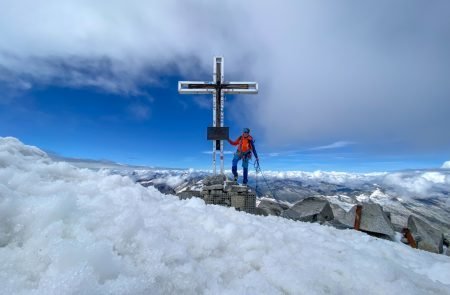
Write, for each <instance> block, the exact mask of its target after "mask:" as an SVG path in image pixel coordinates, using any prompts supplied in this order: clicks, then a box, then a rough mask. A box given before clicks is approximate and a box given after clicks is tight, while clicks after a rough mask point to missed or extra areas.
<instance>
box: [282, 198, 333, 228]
mask: <svg viewBox="0 0 450 295" xmlns="http://www.w3.org/2000/svg"><path fill="white" fill-rule="evenodd" d="M281 216H282V217H285V218H289V219H293V220H300V221H307V222H320V223H323V222H325V221H330V220H332V219H333V218H334V215H333V210H332V209H331V206H330V203H329V202H328V201H327V200H324V199H320V198H316V197H310V198H306V199H304V200H302V201H300V202H297V203H295V205H294V206H292V207H291V208H289V209H287V210H285V211H283V213H282V214H281Z"/></svg>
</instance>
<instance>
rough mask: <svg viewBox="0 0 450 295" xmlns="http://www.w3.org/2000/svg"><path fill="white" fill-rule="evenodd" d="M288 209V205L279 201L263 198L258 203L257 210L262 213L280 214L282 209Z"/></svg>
mask: <svg viewBox="0 0 450 295" xmlns="http://www.w3.org/2000/svg"><path fill="white" fill-rule="evenodd" d="M287 209H289V206H288V205H286V204H283V203H280V202H275V201H271V200H268V199H263V200H261V202H260V203H259V205H258V212H260V213H261V214H262V215H265V216H267V215H275V216H280V215H281V213H283V211H284V210H287Z"/></svg>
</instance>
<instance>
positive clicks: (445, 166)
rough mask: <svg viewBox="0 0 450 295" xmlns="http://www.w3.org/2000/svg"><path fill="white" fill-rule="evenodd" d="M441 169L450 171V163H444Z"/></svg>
mask: <svg viewBox="0 0 450 295" xmlns="http://www.w3.org/2000/svg"><path fill="white" fill-rule="evenodd" d="M441 168H444V169H450V161H447V162H444V164H442V167H441Z"/></svg>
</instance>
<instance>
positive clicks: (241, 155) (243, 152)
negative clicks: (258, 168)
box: [228, 128, 259, 184]
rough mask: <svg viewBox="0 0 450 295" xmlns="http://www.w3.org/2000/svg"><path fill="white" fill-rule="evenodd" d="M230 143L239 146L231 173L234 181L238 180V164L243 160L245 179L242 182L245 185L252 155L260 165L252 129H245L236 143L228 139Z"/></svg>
mask: <svg viewBox="0 0 450 295" xmlns="http://www.w3.org/2000/svg"><path fill="white" fill-rule="evenodd" d="M228 142H229V143H230V144H231V145H237V146H238V148H237V151H236V153H235V154H234V157H233V163H232V166H231V171H232V172H233V176H234V181H237V179H238V173H237V164H238V162H239V161H240V160H242V168H243V174H244V175H243V176H244V179H243V181H242V183H243V184H247V182H248V161H249V160H250V159H251V158H252V153H253V154H254V155H255V160H256V162H257V163H258V161H259V160H258V154H257V153H256V149H255V141H254V140H253V137H251V136H250V129H249V128H244V129H243V130H242V135H241V136H239V137H238V139H236V140H235V141H232V140H230V139H228Z"/></svg>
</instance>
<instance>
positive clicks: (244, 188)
mask: <svg viewBox="0 0 450 295" xmlns="http://www.w3.org/2000/svg"><path fill="white" fill-rule="evenodd" d="M230 191H231V192H234V193H244V192H248V187H247V186H243V185H232V186H231V189H230Z"/></svg>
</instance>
